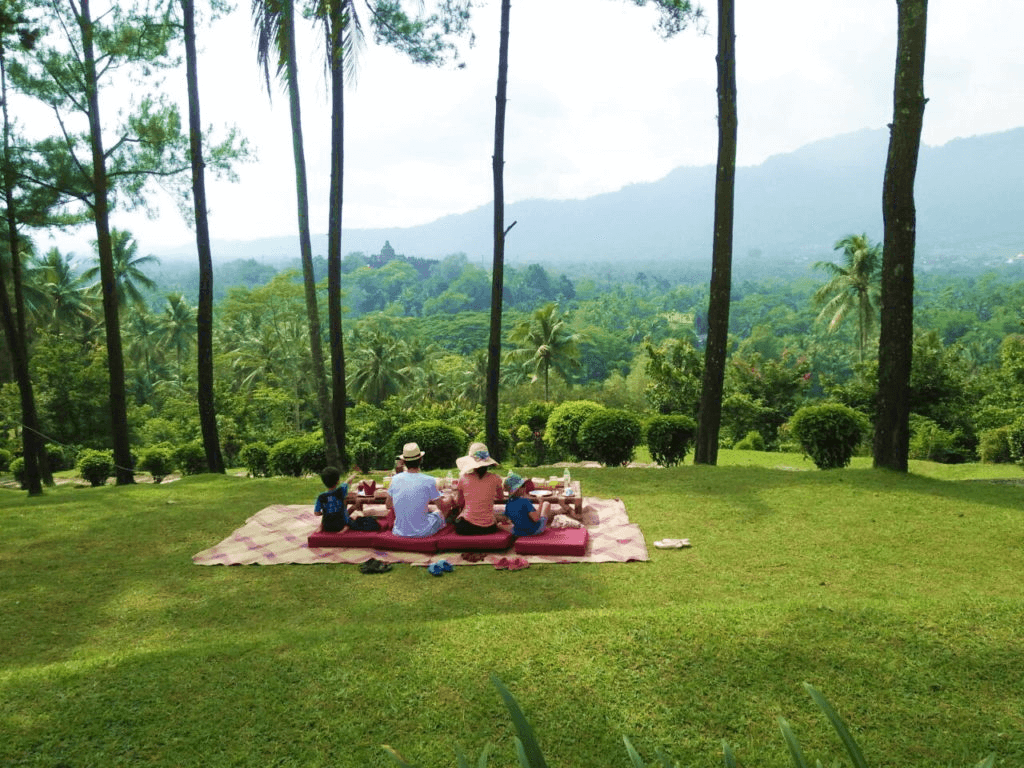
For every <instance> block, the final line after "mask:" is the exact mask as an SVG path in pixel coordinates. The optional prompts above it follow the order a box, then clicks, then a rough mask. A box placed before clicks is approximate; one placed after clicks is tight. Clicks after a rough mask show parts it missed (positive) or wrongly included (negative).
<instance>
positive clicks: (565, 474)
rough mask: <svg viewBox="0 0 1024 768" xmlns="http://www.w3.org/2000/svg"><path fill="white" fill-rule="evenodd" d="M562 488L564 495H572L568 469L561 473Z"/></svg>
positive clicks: (570, 476)
mask: <svg viewBox="0 0 1024 768" xmlns="http://www.w3.org/2000/svg"><path fill="white" fill-rule="evenodd" d="M562 487H563V488H565V491H566V493H572V475H570V474H569V468H568V467H566V468H565V471H564V472H563V473H562Z"/></svg>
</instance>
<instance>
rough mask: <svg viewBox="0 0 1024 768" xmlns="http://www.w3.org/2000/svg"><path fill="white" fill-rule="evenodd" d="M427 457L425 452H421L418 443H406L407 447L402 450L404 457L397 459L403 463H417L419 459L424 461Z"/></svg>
mask: <svg viewBox="0 0 1024 768" xmlns="http://www.w3.org/2000/svg"><path fill="white" fill-rule="evenodd" d="M426 455H427V454H426V453H425V452H424V451H421V450H420V447H419V445H417V444H416V443H406V444H405V447H404V448H402V455H401V456H398V457H397V458H399V459H401V460H402V461H416V460H417V459H422V458H423V457H424V456H426Z"/></svg>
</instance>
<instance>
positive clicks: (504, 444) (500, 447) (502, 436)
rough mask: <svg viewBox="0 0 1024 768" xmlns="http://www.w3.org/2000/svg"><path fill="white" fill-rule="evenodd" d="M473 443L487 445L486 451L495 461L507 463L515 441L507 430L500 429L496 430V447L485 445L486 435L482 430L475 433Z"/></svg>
mask: <svg viewBox="0 0 1024 768" xmlns="http://www.w3.org/2000/svg"><path fill="white" fill-rule="evenodd" d="M473 442H474V443H484V444H485V445H487V450H488V451H489V452H490V454H491V456H492V457H494V459H495V460H496V461H508V459H509V458H510V457H511V456H512V446H513V445H514V444H515V441H514V440H513V438H512V433H511V432H509V431H508V430H507V429H501V428H500V427H499V428H498V444H497V445H489V444H487V434H486V433H485V432H484V431H483V430H480V431H479V432H477V433H476V436H475V437H474V438H473ZM467 448H468V446H467Z"/></svg>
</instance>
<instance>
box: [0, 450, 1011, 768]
mask: <svg viewBox="0 0 1024 768" xmlns="http://www.w3.org/2000/svg"><path fill="white" fill-rule="evenodd" d="M574 477H578V478H579V479H580V480H581V481H582V483H583V488H584V492H585V494H586V495H587V496H598V497H605V498H607V497H619V498H621V499H623V500H624V502H625V504H626V508H627V510H628V512H629V514H630V517H631V519H632V520H633V521H634V522H636V523H638V524H639V525H640V526H641V528H642V529H643V531H644V534H645V537H646V539H647V541H648V544H649V546H650V556H651V559H650V561H649V562H640V563H627V564H579V565H534V566H532V567H530V568H528V569H526V570H522V571H516V572H508V571H497V570H495V569H493V568H490V567H483V566H472V567H470V566H466V567H459V566H458V565H457V564H456V568H455V571H454V572H453V573H450V574H446V575H445V576H443V577H441V578H435V577H432V576H430V575H429V574H427V573H426V571H425V569H422V568H412V567H405V566H399V567H396V568H395V569H394V570H392V571H391V572H390V573H386V574H381V575H362V574H360V573H359V571H358V569H357V566H354V565H317V566H291V565H281V566H272V567H259V566H238V567H221V566H214V567H200V566H196V565H193V564H192V562H191V556H192V555H193V554H195V553H196V552H198V551H200V550H202V549H205V548H207V547H209V546H212V545H213V544H215V543H216V542H218V541H220V540H221V539H222V538H224V537H225V536H227V535H228V534H229V533H230V532H231V531H232V530H233V529H234V528H236V527H238V526H239V525H240V524H241V523H242V522H243V521H244V520H245V519H246V518H247V517H249V516H250V515H252V514H253V513H254V512H256V511H257V510H259V509H261V508H262V507H264V506H266V505H268V504H271V503H290V504H294V503H311V501H312V499H313V497H314V495H315V494H316V492H317V491H318V484H319V481H318V480H316V479H315V478H310V479H281V478H278V479H269V480H267V479H262V480H251V479H246V478H241V477H231V476H228V477H224V476H199V477H192V478H185V479H183V480H180V481H178V482H174V483H169V484H162V485H152V484H150V485H142V484H140V485H137V486H133V487H112V486H108V487H104V488H73V487H62V488H58V489H57V490H53V491H48V492H47V493H46V494H45V495H43V496H42V497H36V498H27V497H26V496H25V495H24V494H23V493H21V492H17V491H11V490H2V491H0V525H2V530H3V536H2V537H0V617H2V622H3V630H2V632H0V765H4V766H39V767H40V768H42V767H43V766H46V767H47V768H55V767H56V766H64V767H66V768H71V767H77V766H101V767H103V768H108V767H109V766H138V765H146V766H204V767H208V766H386V765H392V764H393V763H392V762H391V759H390V757H388V756H387V754H386V753H385V751H384V750H383V749H382V747H381V745H382V744H390V745H391V746H393V747H394V748H395V749H397V750H399V751H400V752H401V753H402V754H403V755H404V756H405V757H406V758H407V759H408V760H409V761H410V762H412V763H413V764H416V765H420V766H425V767H429V766H450V765H454V764H455V757H454V755H455V752H454V750H455V747H456V746H458V747H460V748H461V749H463V750H464V751H466V752H467V753H468V754H470V755H473V756H476V755H479V754H480V752H481V751H482V750H483V749H484V747H485V745H487V744H492V745H493V746H494V752H493V753H492V756H491V758H490V761H489V763H488V764H489V765H491V766H496V767H499V768H500V767H506V766H514V765H517V760H516V756H515V746H514V743H513V729H512V725H511V722H510V720H509V717H508V713H507V712H506V710H505V708H504V706H503V704H502V701H501V699H500V697H499V695H498V693H497V691H496V690H495V688H494V687H493V686H492V685H491V683H490V681H489V677H490V675H491V674H492V673H494V674H496V675H497V676H498V677H499V678H500V679H501V680H503V681H504V683H505V684H506V685H507V686H508V688H509V689H510V690H511V691H512V693H513V694H514V695H515V696H516V698H517V699H518V701H519V703H520V705H521V706H522V708H523V710H524V712H525V713H526V715H527V717H528V718H529V720H530V722H531V723H532V724H533V726H534V728H535V729H536V733H537V736H538V740H539V742H540V745H541V747H542V748H543V750H544V753H545V755H546V756H547V759H548V763H549V765H552V766H556V765H557V766H585V767H589V766H624V765H627V764H628V758H627V755H626V751H625V748H624V746H623V742H622V737H623V736H628V737H629V739H630V740H631V741H632V743H633V744H634V745H635V746H636V748H637V749H638V751H639V752H640V754H641V755H643V756H645V757H646V758H647V759H648V760H652V759H653V757H654V750H655V749H657V748H661V749H663V750H665V751H666V752H667V753H668V754H669V755H670V756H672V757H673V758H674V759H676V760H678V761H679V763H680V765H683V766H720V765H722V747H721V743H722V740H723V739H725V740H727V741H728V742H729V744H730V745H731V746H732V748H733V750H734V751H735V753H736V755H737V757H738V758H739V760H740V761H741V763H742V764H743V765H746V766H758V767H759V768H773V767H777V768H781V767H782V766H788V765H790V760H789V756H788V753H787V750H786V747H785V743H784V741H783V740H782V737H781V735H780V733H779V729H778V726H777V723H776V718H777V717H778V716H780V715H781V716H784V717H785V718H786V719H787V720H788V721H789V722H790V724H791V725H792V727H793V730H794V731H795V732H796V734H797V736H798V737H799V738H800V740H801V742H802V743H803V745H804V748H805V753H806V754H807V755H808V756H809V757H810V758H811V759H812V760H814V759H820V760H821V761H822V762H823V763H824V764H825V765H831V764H832V761H833V760H834V759H836V758H839V757H840V756H842V755H843V754H844V753H843V750H842V746H841V744H840V742H839V741H838V739H837V737H836V735H835V733H834V732H833V731H832V729H831V728H830V727H829V725H828V723H827V721H826V720H825V719H824V717H823V716H822V714H821V713H820V711H818V709H817V708H816V707H815V706H814V704H813V702H812V701H811V700H810V699H809V698H808V696H807V694H806V692H805V691H804V689H803V687H802V685H801V683H802V682H804V681H806V682H809V683H811V684H812V685H814V686H815V687H816V688H817V689H818V690H820V691H821V692H822V693H824V694H825V696H826V697H828V698H829V700H830V701H831V702H832V704H833V705H834V706H835V707H836V709H837V711H838V712H839V714H840V715H841V716H842V717H843V718H844V719H845V720H846V722H847V723H848V724H849V725H850V727H851V730H852V731H853V734H854V736H855V738H856V739H857V740H858V742H859V743H860V745H861V748H862V749H863V751H864V753H865V756H866V758H867V761H868V764H869V765H871V766H901V768H908V767H913V766H922V767H923V766H929V768H931V767H934V766H973V765H974V764H975V763H977V762H978V761H979V760H980V759H981V758H983V757H984V756H985V755H987V754H989V753H991V752H995V753H996V755H997V762H996V765H1000V766H1020V765H1024V664H1022V663H1021V659H1022V658H1024V636H1022V632H1021V627H1022V626H1024V600H1022V593H1021V574H1022V572H1024V550H1022V544H1024V522H1022V511H1021V510H1022V504H1024V487H1020V486H1018V485H1016V484H1015V483H1010V482H1004V483H994V482H984V481H983V480H986V479H988V480H991V479H999V478H1000V477H1002V478H1003V479H1006V480H1017V479H1024V475H1022V474H1020V471H1019V469H1017V468H1012V467H1011V468H1007V467H1002V468H998V469H996V470H993V469H991V468H986V467H939V466H937V465H927V464H916V463H915V464H914V465H913V467H912V472H911V473H910V474H909V475H906V476H903V475H898V474H892V473H888V472H882V471H875V470H872V469H870V468H869V467H868V461H867V460H864V459H860V460H857V461H855V463H854V465H853V466H852V467H851V468H849V469H846V470H837V471H831V472H820V471H817V470H814V469H813V468H812V466H811V465H810V463H809V462H807V461H804V460H802V459H801V458H800V457H799V456H795V455H788V456H787V455H784V454H764V453H738V452H737V453H733V452H728V451H726V452H723V454H722V456H721V457H720V466H718V467H695V466H692V465H687V466H682V467H677V468H674V469H635V468H629V469H626V468H622V469H577V470H574ZM663 537H673V538H676V537H688V538H690V540H691V541H692V542H693V547H692V548H691V549H684V550H666V551H662V550H658V549H655V548H654V547H653V546H651V544H652V542H653V541H655V540H657V539H660V538H663ZM844 764H845V763H844Z"/></svg>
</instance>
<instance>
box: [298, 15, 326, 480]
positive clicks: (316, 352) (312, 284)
mask: <svg viewBox="0 0 1024 768" xmlns="http://www.w3.org/2000/svg"><path fill="white" fill-rule="evenodd" d="M286 12H287V14H288V20H287V24H288V33H287V34H288V43H287V44H288V50H287V54H286V55H287V68H288V73H287V78H288V106H289V111H290V114H291V121H292V151H293V153H294V155H295V192H296V197H297V202H298V217H299V251H300V254H301V256H302V276H303V285H304V287H305V291H306V317H307V319H308V321H309V349H310V355H311V357H312V359H313V377H314V378H315V379H316V384H315V386H316V395H317V402H318V404H319V411H320V426H321V428H322V429H323V433H324V448H325V450H326V453H327V463H328V464H332V465H335V466H337V465H338V463H339V456H338V441H337V439H336V437H335V435H334V418H333V417H332V414H331V400H330V398H329V397H328V395H327V377H326V374H325V370H324V350H323V343H322V341H321V338H320V310H319V308H318V307H317V301H316V279H315V277H314V275H313V245H312V242H311V238H310V233H309V192H308V187H307V183H306V155H305V147H304V144H303V141H302V112H301V110H300V108H299V65H298V61H297V59H296V52H295V8H294V5H293V3H292V2H291V0H287V11H286Z"/></svg>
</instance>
